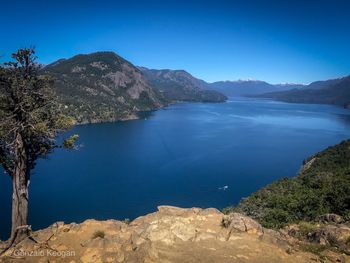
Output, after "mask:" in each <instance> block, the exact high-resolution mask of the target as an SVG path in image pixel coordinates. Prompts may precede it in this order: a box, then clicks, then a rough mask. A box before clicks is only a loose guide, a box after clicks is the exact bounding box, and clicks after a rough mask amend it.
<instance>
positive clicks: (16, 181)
mask: <svg viewBox="0 0 350 263" xmlns="http://www.w3.org/2000/svg"><path fill="white" fill-rule="evenodd" d="M15 144H16V146H15V149H16V157H17V158H16V159H17V160H16V166H15V170H14V173H13V176H12V187H13V192H12V229H11V238H10V240H11V243H12V244H14V243H18V242H20V241H21V240H23V239H24V238H26V237H27V236H28V235H29V230H30V229H29V226H28V186H29V176H28V167H27V154H26V152H25V149H24V146H23V140H22V137H21V135H20V134H17V136H16V141H15Z"/></svg>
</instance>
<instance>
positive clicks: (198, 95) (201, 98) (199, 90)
mask: <svg viewBox="0 0 350 263" xmlns="http://www.w3.org/2000/svg"><path fill="white" fill-rule="evenodd" d="M139 69H140V70H141V71H142V72H143V74H144V76H145V78H146V79H147V80H148V82H149V83H150V84H151V85H152V86H154V87H155V88H157V89H158V90H159V91H160V92H161V93H162V94H163V95H164V97H165V98H167V99H169V100H170V101H195V102H223V101H225V100H226V99H227V97H226V96H224V95H223V94H221V93H220V92H217V91H214V90H208V89H207V88H208V83H206V82H205V81H203V80H200V79H197V78H195V77H193V76H192V75H191V74H190V73H188V72H186V71H184V70H170V69H162V70H156V69H148V68H145V67H139Z"/></svg>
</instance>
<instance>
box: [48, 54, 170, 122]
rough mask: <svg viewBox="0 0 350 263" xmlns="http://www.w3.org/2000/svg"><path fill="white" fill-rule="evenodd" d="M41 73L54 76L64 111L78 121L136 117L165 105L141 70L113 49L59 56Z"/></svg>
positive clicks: (162, 98) (159, 94)
mask: <svg viewBox="0 0 350 263" xmlns="http://www.w3.org/2000/svg"><path fill="white" fill-rule="evenodd" d="M42 72H43V74H48V75H50V76H52V77H54V78H55V90H56V93H57V95H58V97H59V101H60V102H61V105H62V109H63V111H64V112H65V113H66V114H67V115H69V116H72V117H73V118H74V119H75V120H76V121H77V122H78V123H92V122H101V121H110V120H122V119H131V118H136V115H137V113H138V112H141V111H147V110H152V109H157V108H159V107H161V106H163V105H164V104H165V99H164V97H163V96H162V94H161V93H160V92H158V91H157V90H156V89H154V88H153V87H152V86H151V85H150V84H149V83H148V82H147V80H146V79H145V78H144V76H143V74H142V72H141V71H140V70H139V69H138V68H137V67H135V66H134V65H132V64H131V63H130V62H128V61H126V60H125V59H123V58H122V57H120V56H118V55H117V54H115V53H113V52H96V53H92V54H87V55H77V56H74V57H72V58H70V59H60V60H58V61H56V62H54V63H52V64H49V65H47V66H45V67H44V68H43V69H42Z"/></svg>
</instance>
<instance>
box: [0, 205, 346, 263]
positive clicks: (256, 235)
mask: <svg viewBox="0 0 350 263" xmlns="http://www.w3.org/2000/svg"><path fill="white" fill-rule="evenodd" d="M335 227H337V226H335ZM344 227H345V226H343V225H342V226H341V227H339V228H344ZM347 230H349V228H348V229H347ZM298 231H299V229H298V228H297V227H290V228H286V229H284V230H281V231H274V230H270V229H265V228H263V227H262V226H261V225H260V224H259V223H257V222H256V221H254V220H253V219H251V218H249V217H246V216H243V215H241V214H238V213H232V214H230V215H224V214H222V213H221V212H220V211H218V210H216V209H213V208H209V209H200V208H190V209H184V208H177V207H171V206H160V207H158V211H157V212H155V213H151V214H148V215H146V216H142V217H139V218H137V219H135V220H134V221H132V222H127V221H124V222H123V221H116V220H107V221H96V220H87V221H85V222H83V223H81V224H75V223H71V224H64V223H63V222H57V223H55V224H53V225H51V226H50V227H48V228H46V229H44V230H39V231H35V232H33V233H32V235H31V237H29V238H27V239H26V240H24V241H22V242H21V243H19V244H18V245H17V246H16V247H13V248H11V249H9V250H7V251H6V252H5V253H3V254H2V256H1V257H0V262H26V263H27V262H28V263H30V262H35V263H37V262H69V263H74V262H76V263H78V262H83V263H92V262H100V263H105V262H148V263H151V262H181V263H184V262H257V263H264V262H266V263H273V262H291V263H294V262H300V263H302V262H349V260H350V257H349V256H347V255H346V254H344V253H340V252H339V253H337V252H334V250H331V249H329V250H324V251H323V252H322V254H318V253H315V252H313V253H312V251H307V250H305V249H303V248H302V246H301V243H300V241H298V239H296V237H294V236H295V234H296V233H297V232H298ZM290 233H293V234H294V235H290ZM347 233H349V232H347ZM316 239H317V238H316ZM321 239H322V238H321ZM5 245H6V244H5V242H3V243H1V246H2V247H5Z"/></svg>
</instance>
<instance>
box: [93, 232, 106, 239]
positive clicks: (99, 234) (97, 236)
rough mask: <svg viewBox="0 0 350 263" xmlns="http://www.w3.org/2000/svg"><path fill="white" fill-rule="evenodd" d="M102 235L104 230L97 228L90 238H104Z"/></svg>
mask: <svg viewBox="0 0 350 263" xmlns="http://www.w3.org/2000/svg"><path fill="white" fill-rule="evenodd" d="M104 237H105V232H104V231H102V230H97V231H95V232H94V233H93V234H92V239H96V238H104Z"/></svg>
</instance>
